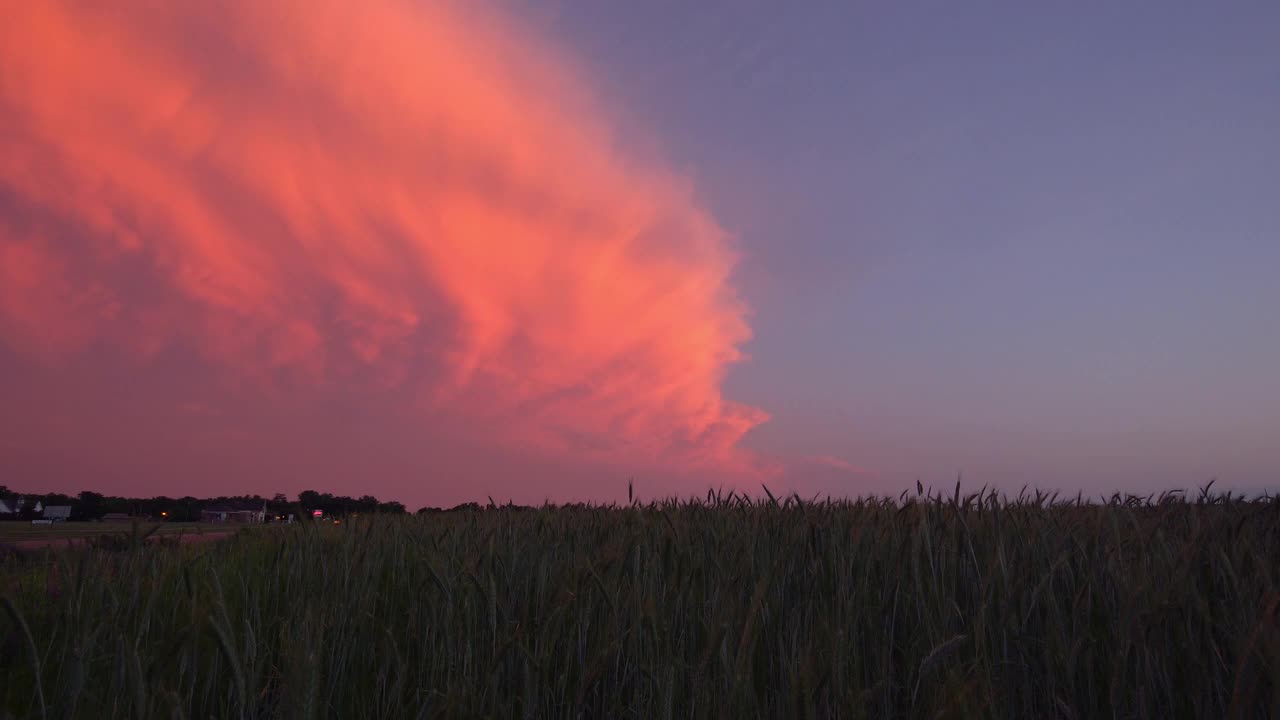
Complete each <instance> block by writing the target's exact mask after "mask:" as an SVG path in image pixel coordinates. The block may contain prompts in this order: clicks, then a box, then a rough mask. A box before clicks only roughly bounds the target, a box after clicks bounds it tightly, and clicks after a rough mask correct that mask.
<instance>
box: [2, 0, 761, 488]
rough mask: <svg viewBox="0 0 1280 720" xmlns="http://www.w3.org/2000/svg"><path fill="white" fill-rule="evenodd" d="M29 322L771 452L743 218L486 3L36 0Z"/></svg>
mask: <svg viewBox="0 0 1280 720" xmlns="http://www.w3.org/2000/svg"><path fill="white" fill-rule="evenodd" d="M5 16H6V17H5V22H4V23H3V24H2V25H0V118H3V119H0V124H2V125H3V132H0V340H3V341H4V342H5V343H7V344H8V345H10V346H11V347H13V348H16V349H18V350H19V351H21V352H24V353H26V354H29V355H31V356H32V357H37V358H41V359H44V360H54V359H57V358H65V357H67V356H69V355H74V354H76V353H84V352H87V351H89V349H90V348H93V347H109V348H115V349H116V350H118V351H120V352H123V353H125V354H128V355H129V356H132V357H137V358H139V359H140V362H145V361H146V359H147V358H151V357H153V356H155V355H156V353H159V352H163V351H165V350H166V349H170V348H174V347H181V348H184V349H188V350H194V351H196V352H198V353H199V354H200V356H201V357H203V358H204V360H205V361H207V362H208V363H209V364H210V365H211V366H212V367H215V368H218V369H219V371H220V372H221V373H224V374H227V375H230V376H233V377H236V378H239V379H241V380H243V379H249V380H250V381H257V380H262V381H266V380H268V379H269V378H272V377H277V376H278V374H279V373H282V372H283V373H286V374H287V375H288V376H289V377H290V378H291V379H292V380H293V381H295V382H296V383H298V384H300V386H301V387H312V388H323V387H324V386H325V385H326V384H331V383H339V382H344V383H345V382H355V381H356V379H357V378H361V379H364V380H361V381H365V380H367V381H368V382H372V383H375V384H377V385H378V386H379V387H382V388H398V389H400V390H402V391H403V393H404V395H405V396H406V397H410V398H412V399H413V400H412V401H413V402H415V403H417V404H418V407H419V408H420V411H421V412H423V413H432V414H433V415H434V416H436V417H439V416H442V415H443V416H445V417H453V418H457V419H458V422H459V423H462V424H472V425H473V426H474V427H476V428H478V429H483V431H484V432H486V433H491V434H492V436H493V437H494V438H495V439H498V440H501V441H503V442H505V443H508V444H511V445H513V446H516V447H522V448H531V449H536V450H538V451H542V452H547V453H551V454H556V453H573V454H580V455H582V456H584V457H589V458H591V459H593V460H604V461H611V462H622V463H632V462H638V461H644V462H650V461H653V462H659V463H663V464H666V465H669V466H672V467H676V468H679V469H696V468H700V467H706V468H719V469H731V470H742V469H746V468H748V467H753V466H754V465H755V463H754V461H753V460H752V459H751V458H749V457H747V456H746V455H745V454H744V453H743V452H742V451H741V450H739V449H738V448H737V445H738V441H739V440H740V438H741V437H742V436H743V434H744V433H746V432H747V431H748V430H750V429H751V428H752V427H754V426H756V425H758V424H759V423H761V422H763V421H764V420H765V417H766V416H765V414H764V413H763V412H762V411H760V410H758V409H755V408H751V407H747V406H743V405H740V404H737V403H734V402H732V401H729V400H727V399H726V398H724V397H723V396H722V393H721V390H720V387H721V383H722V380H723V377H724V374H725V372H726V369H727V368H728V366H729V365H731V364H732V363H734V362H735V361H737V360H739V359H740V353H739V351H738V347H739V346H740V345H741V344H742V343H743V342H745V341H746V340H747V339H748V338H749V335H750V330H749V327H748V324H747V322H746V308H745V306H744V304H743V302H742V301H741V299H740V298H739V297H738V296H737V294H736V293H735V292H734V289H733V286H732V284H731V280H730V274H731V272H732V269H733V266H734V262H735V257H734V253H733V252H732V250H731V248H730V245H729V242H728V240H727V238H726V237H725V234H724V232H723V231H722V230H721V229H720V228H719V226H718V225H717V224H716V222H715V220H714V219H713V218H712V217H711V216H710V215H709V214H708V213H707V212H706V211H705V210H704V209H702V208H701V207H700V206H699V205H698V203H697V201H696V199H695V198H694V196H693V194H692V192H691V190H690V188H689V187H688V185H687V183H686V182H685V181H683V180H682V179H681V178H680V177H679V176H677V175H675V174H673V173H672V172H670V171H669V170H667V169H665V168H663V167H662V166H661V165H660V164H657V163H652V162H651V163H647V164H646V163H645V162H643V160H644V159H640V158H633V157H628V156H626V154H624V153H623V152H621V151H620V150H619V148H618V145H619V142H618V141H617V140H616V139H615V138H613V137H611V135H610V123H609V120H608V117H607V114H606V113H605V112H604V110H602V109H601V108H599V107H597V106H596V105H595V104H593V102H592V99H591V97H590V94H589V93H588V92H587V91H586V90H585V87H586V83H584V82H583V81H582V80H581V79H580V78H579V77H578V76H577V74H576V73H575V71H574V68H573V66H572V64H571V63H569V62H567V61H566V60H565V59H564V58H561V57H558V56H557V55H556V54H555V53H554V52H553V51H552V50H550V49H548V48H545V47H543V46H542V45H541V44H539V43H538V42H536V41H535V40H534V39H532V38H530V37H527V36H525V35H522V34H521V33H520V32H519V31H518V30H517V29H515V28H513V27H511V26H510V25H509V24H508V23H507V22H505V21H504V20H503V18H501V17H500V16H497V15H493V14H489V13H487V12H483V11H480V10H476V9H474V8H473V7H471V6H470V5H468V6H467V7H463V4H461V3H458V4H455V3H409V2H393V1H380V2H372V3H349V2H334V1H332V0H320V1H318V0H263V1H257V2H237V3H212V4H207V5H204V4H190V3H172V2H159V1H154V2H146V1H139V2H130V3H123V4H120V3H113V4H100V3H83V2H73V1H69V0H68V1H66V2H63V1H61V0H42V1H41V2H31V3H18V4H15V5H13V6H12V7H10V8H8V9H7V10H6V13H5Z"/></svg>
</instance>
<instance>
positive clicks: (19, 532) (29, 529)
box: [0, 521, 240, 543]
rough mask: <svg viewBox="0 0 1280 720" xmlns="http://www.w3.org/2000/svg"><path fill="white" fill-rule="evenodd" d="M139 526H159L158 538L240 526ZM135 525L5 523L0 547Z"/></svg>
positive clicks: (1, 525) (146, 524)
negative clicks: (15, 542)
mask: <svg viewBox="0 0 1280 720" xmlns="http://www.w3.org/2000/svg"><path fill="white" fill-rule="evenodd" d="M138 524H139V525H141V526H143V527H146V528H147V529H150V528H151V527H152V526H159V527H158V528H157V529H156V532H155V534H157V535H175V534H178V533H208V532H226V531H228V530H235V529H236V528H237V527H240V526H238V525H228V524H227V523H198V522H165V523H160V522H150V521H142V522H139V523H138ZM131 526H132V523H127V522H125V523H102V522H57V523H52V524H49V525H33V524H31V523H29V522H3V523H0V543H3V542H13V541H23V540H40V539H43V538H59V539H61V538H88V537H96V536H98V535H109V534H112V533H118V532H121V531H128V530H129V529H130V527H131Z"/></svg>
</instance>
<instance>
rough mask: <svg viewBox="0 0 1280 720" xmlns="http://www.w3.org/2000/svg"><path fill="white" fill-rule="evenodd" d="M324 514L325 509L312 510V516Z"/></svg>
mask: <svg viewBox="0 0 1280 720" xmlns="http://www.w3.org/2000/svg"><path fill="white" fill-rule="evenodd" d="M323 516H324V511H323V510H313V511H312V512H311V517H323Z"/></svg>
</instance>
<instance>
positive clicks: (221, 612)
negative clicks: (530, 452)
mask: <svg viewBox="0 0 1280 720" xmlns="http://www.w3.org/2000/svg"><path fill="white" fill-rule="evenodd" d="M0 563H2V564H0V589H2V592H3V593H4V596H5V597H4V600H3V608H0V615H3V619H2V620H0V642H2V643H3V647H2V648H0V649H2V650H3V651H2V652H0V683H2V685H0V708H3V709H4V710H7V712H8V713H9V714H10V715H12V716H13V717H85V718H96V717H185V718H209V717H215V718H264V717H289V718H293V717H298V718H313V717H314V718H319V717H325V718H328V717H334V718H362V717H410V718H415V717H424V718H428V717H495V718H577V717H592V718H594V717H624V718H625V717H631V718H668V717H675V718H688V717H726V718H744V717H817V718H828V717H831V718H834V717H840V718H863V717H875V718H884V717H920V718H925V717H928V718H933V717H956V718H970V717H998V718H1113V717H1114V718H1142V717H1150V718H1201V717H1214V718H1217V717H1249V718H1255V717H1256V718H1261V717H1280V621H1278V612H1280V501H1277V500H1263V501H1253V502H1246V501H1242V500H1238V499H1231V498H1222V497H1217V498H1209V497H1201V498H1199V499H1198V500H1182V499H1181V498H1180V497H1179V496H1170V497H1165V498H1163V499H1158V500H1150V501H1140V500H1136V499H1132V498H1130V499H1119V498H1117V499H1116V500H1114V501H1113V502H1112V503H1110V504H1106V505H1090V504H1075V503H1060V502H1054V503H1050V502H1047V501H1045V499H1044V498H1032V499H1025V498H1024V499H1023V500H1012V501H1008V500H1006V501H1001V500H998V499H996V498H993V497H991V496H981V497H972V496H971V497H968V498H964V497H959V496H956V497H951V498H946V499H943V498H941V497H936V496H935V497H934V498H931V499H927V500H926V499H925V498H916V499H906V500H904V501H894V502H890V501H887V500H885V501H859V502H840V503H816V504H814V503H802V502H799V501H797V500H794V499H793V500H789V501H773V500H772V499H768V500H764V501H747V500H742V499H740V498H736V497H729V498H723V497H721V498H715V497H713V498H711V499H709V500H708V501H703V502H696V503H694V502H686V503H676V502H668V503H662V504H653V505H645V506H634V507H586V506H572V507H560V508H544V509H535V510H522V509H512V508H508V509H503V508H491V509H488V510H484V511H479V512H455V513H443V514H437V515H423V516H417V517H411V516H402V517H361V518H358V519H356V520H355V521H354V522H351V523H348V524H343V525H341V526H334V525H323V526H321V525H310V524H306V525H301V526H294V527H287V528H280V529H279V530H278V531H275V532H270V533H261V532H259V533H241V534H237V535H235V536H233V537H230V538H229V539H226V540H223V541H221V542H214V543H204V544H200V545H191V546H186V545H173V544H171V545H161V546H149V545H145V544H139V545H132V546H122V547H118V548H116V549H113V550H108V549H102V548H98V549H76V550H65V551H60V552H50V551H44V552H41V553H38V554H27V555H12V556H9V557H8V558H6V559H4V560H3V561H0ZM0 714H3V712H0Z"/></svg>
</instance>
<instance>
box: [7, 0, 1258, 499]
mask: <svg viewBox="0 0 1280 720" xmlns="http://www.w3.org/2000/svg"><path fill="white" fill-rule="evenodd" d="M5 13H6V22H5V23H4V24H3V25H2V26H0V398H3V403H0V484H3V485H7V486H9V487H10V488H14V489H18V490H28V491H35V490H59V491H67V492H74V491H78V490H81V489H93V490H97V491H100V492H110V493H118V494H139V495H151V494H167V495H184V494H193V495H213V494H221V493H253V492H257V493H261V494H268V495H269V494H273V493H275V492H286V493H290V494H293V493H296V492H298V491H300V490H302V489H306V488H313V489H317V490H321V491H328V492H335V493H341V494H352V495H360V494H366V493H369V494H375V495H377V496H379V497H381V498H384V499H399V500H401V501H403V502H406V503H407V504H410V505H411V506H419V505H442V506H443V505H450V504H453V503H456V502H463V501H469V500H481V501H483V500H485V499H487V498H488V497H493V498H495V499H498V500H499V501H501V500H506V499H511V500H515V501H517V502H538V501H541V500H552V501H557V502H564V501H570V500H601V501H609V500H615V499H619V498H625V494H626V486H627V482H628V481H629V480H632V479H634V481H635V485H636V488H637V491H638V492H639V494H640V495H641V496H642V497H656V496H663V495H671V494H678V495H689V494H702V493H704V492H705V491H706V489H707V487H709V486H713V487H724V488H727V489H728V488H731V489H737V490H746V491H755V490H756V489H757V488H759V487H760V485H761V484H767V485H769V487H770V488H772V489H774V490H781V491H796V492H800V493H801V494H803V495H806V496H811V495H814V494H828V493H829V494H831V495H835V496H841V495H850V496H856V495H863V494H870V493H891V494H897V493H898V492H899V491H901V490H903V489H905V488H908V487H914V485H915V481H916V480H917V479H921V480H923V481H924V482H925V483H926V484H933V485H937V486H946V487H950V486H952V485H953V484H954V483H955V481H956V478H957V477H958V476H959V477H962V478H963V482H964V484H965V486H966V487H971V488H973V489H976V488H977V487H980V486H982V485H984V484H985V485H989V486H994V487H997V488H1000V489H1003V490H1007V491H1012V492H1016V491H1017V489H1018V488H1020V487H1021V486H1023V485H1031V486H1034V487H1040V488H1047V489H1058V490H1062V491H1063V492H1067V493H1070V494H1075V492H1077V491H1083V492H1085V493H1087V494H1094V495H1096V494H1100V493H1101V494H1110V493H1112V492H1136V493H1146V492H1153V491H1159V490H1162V489H1167V488H1173V487H1183V488H1190V487H1196V486H1199V485H1202V484H1204V483H1205V482H1207V481H1208V480H1210V479H1212V478H1217V479H1218V483H1219V484H1218V487H1228V488H1241V489H1245V488H1248V489H1258V488H1276V487H1277V486H1280V480H1278V479H1277V478H1278V477H1280V378H1278V377H1277V372H1276V368H1280V320H1277V317H1278V314H1277V312H1276V310H1277V308H1280V284H1277V283H1276V282H1275V281H1274V270H1275V268H1276V267H1277V266H1278V265H1280V139H1278V138H1277V136H1276V130H1275V128H1277V127H1280V92H1278V89H1280V49H1278V48H1280V43H1276V42H1274V39H1275V29H1276V28H1277V27H1280V7H1277V6H1275V5H1274V3H1261V2H1259V3H1243V2H1242V3H1228V4H1219V5H1216V6H1208V5H1205V4H1203V3H1191V2H1167V3H1159V4H1157V3H1107V4H1101V3H1099V4H1085V5H1080V4H1076V5H1072V6H1062V7H1059V8H1046V7H1035V6H1033V5H1030V4H1026V3H1014V2H1002V3H989V2H978V3H964V4H955V3H892V4H888V3H884V4H854V3H835V2H832V3H817V2H815V3H806V4H804V6H803V7H800V8H784V7H781V6H779V5H778V4H777V3H763V2H760V3H756V2H727V1H722V0H709V1H708V2H705V3H694V4H690V3H675V2H665V1H664V2H651V3H620V2H604V3H568V2H560V3H551V2H533V0H491V1H490V2H487V3H449V2H441V3H435V2H412V1H411V0H379V1H377V2H369V3H360V4H353V3H344V2H337V1H336V0H333V1H326V2H316V1H314V0H308V1H306V2H303V1H302V0H262V1H260V2H252V3H250V2H238V1H237V2H231V3H222V4H216V5H209V6H207V7H206V6H195V5H190V4H181V3H179V4H172V3H158V2H138V3H129V4H124V5H119V4H117V5H114V6H110V7H107V6H102V7H98V6H95V5H92V4H85V3H78V2H73V1H71V0H47V1H46V2H41V3H23V4H19V5H15V6H14V7H12V8H9V9H7V10H6V11H5Z"/></svg>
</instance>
